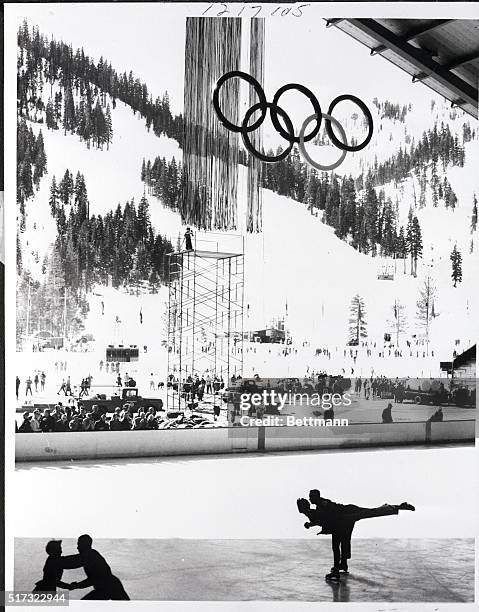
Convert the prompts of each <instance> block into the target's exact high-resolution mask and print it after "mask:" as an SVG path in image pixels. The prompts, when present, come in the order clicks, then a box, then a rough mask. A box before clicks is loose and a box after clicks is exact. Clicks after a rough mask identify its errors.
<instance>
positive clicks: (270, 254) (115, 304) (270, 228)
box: [21, 102, 479, 361]
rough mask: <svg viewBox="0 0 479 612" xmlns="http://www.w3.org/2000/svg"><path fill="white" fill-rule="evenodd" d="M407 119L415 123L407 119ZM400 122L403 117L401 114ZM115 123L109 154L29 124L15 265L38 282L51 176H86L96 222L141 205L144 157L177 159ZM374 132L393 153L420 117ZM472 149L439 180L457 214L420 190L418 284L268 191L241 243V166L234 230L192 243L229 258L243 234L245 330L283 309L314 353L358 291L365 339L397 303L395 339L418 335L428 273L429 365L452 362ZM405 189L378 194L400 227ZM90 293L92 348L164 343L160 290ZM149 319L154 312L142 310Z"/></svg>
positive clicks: (174, 233) (462, 307)
mask: <svg viewBox="0 0 479 612" xmlns="http://www.w3.org/2000/svg"><path fill="white" fill-rule="evenodd" d="M423 111H424V109H422V111H421V113H419V111H418V116H423ZM435 111H436V115H434V116H431V125H432V124H433V123H434V120H437V119H438V118H440V116H441V113H443V114H444V113H445V112H446V110H445V105H443V106H441V105H439V104H437V105H436V106H435ZM411 117H415V115H414V112H412V113H411ZM406 120H407V121H409V115H408V116H407V118H406ZM460 121H461V120H457V121H456V122H455V123H454V124H453V126H454V128H455V129H456V131H458V130H459V129H460V128H461V125H462V123H460ZM112 122H113V142H112V144H111V145H110V147H109V149H106V148H105V149H103V150H98V149H93V148H91V149H88V148H87V146H86V145H85V143H84V142H81V141H80V139H79V138H78V137H77V136H76V135H72V134H70V133H67V134H64V133H63V130H57V131H51V130H48V129H47V128H46V126H45V124H43V125H42V124H37V123H32V122H29V124H30V125H31V126H32V128H33V130H34V131H35V133H38V131H39V130H40V129H42V132H43V137H44V142H45V150H46V153H47V167H48V173H47V174H46V175H45V177H44V178H43V179H42V181H41V184H40V189H39V191H38V192H37V193H36V194H35V197H34V198H33V199H32V200H29V201H28V202H27V203H26V212H27V227H26V231H25V233H24V234H23V235H22V237H21V240H22V250H23V253H24V258H23V260H24V265H25V267H27V268H28V269H30V270H31V272H32V274H33V276H34V277H35V278H38V279H39V278H41V264H42V261H43V257H44V255H45V254H46V253H47V251H48V249H49V248H50V245H51V244H52V243H53V241H54V239H55V235H56V234H55V232H56V228H55V223H54V221H53V219H52V217H51V214H50V209H49V204H48V199H49V191H50V185H51V180H52V177H53V175H55V177H56V178H57V181H59V180H61V178H62V176H63V174H64V172H65V170H66V169H67V168H68V169H69V170H70V171H71V172H72V173H73V175H74V176H75V175H76V172H77V171H80V172H81V173H82V174H84V176H85V181H86V186H87V190H88V196H89V200H90V214H102V215H104V214H105V213H107V212H108V211H109V210H111V209H115V208H116V206H117V205H118V204H119V203H120V204H121V205H122V206H123V205H124V204H125V202H126V201H127V200H131V199H132V198H134V199H135V201H136V202H138V201H139V199H140V198H141V196H142V195H143V192H144V185H143V183H142V182H141V180H140V170H141V163H142V160H143V158H145V159H151V160H153V159H154V158H155V157H156V156H157V155H160V156H161V157H165V158H166V159H167V160H170V159H172V158H173V157H175V159H177V160H181V156H182V153H181V150H180V149H179V147H178V144H177V143H176V142H175V141H173V140H171V139H168V138H166V137H160V138H158V137H157V136H155V135H154V133H153V132H151V131H150V132H148V131H147V129H146V126H145V122H144V120H143V119H142V118H141V117H139V116H138V115H136V116H135V115H134V113H133V112H132V111H131V109H130V108H128V107H126V106H125V105H124V104H122V103H121V102H117V104H116V108H115V109H112ZM382 124H383V125H384V126H387V127H385V128H383V130H382V131H384V130H387V129H389V130H390V133H391V134H392V135H393V136H392V137H391V138H390V139H389V140H387V141H388V142H389V143H391V144H390V147H391V150H390V151H389V149H388V153H389V154H393V153H394V152H395V151H397V150H398V148H399V145H400V144H401V143H402V142H403V139H404V131H405V130H406V132H407V129H409V130H411V129H413V128H414V126H416V129H417V134H416V137H417V138H419V137H420V135H421V134H422V130H423V129H425V127H424V124H423V123H421V122H420V121H419V120H418V119H417V118H416V119H415V121H411V123H407V124H406V125H407V126H408V128H407V129H406V128H405V124H402V123H400V122H398V121H389V120H385V119H384V120H383V121H382ZM411 126H412V127H411ZM451 129H452V128H451ZM375 138H376V139H377V140H376V144H373V145H371V146H372V151H376V150H379V149H380V147H379V144H380V138H379V135H376V136H375ZM477 147H478V142H477V138H476V141H473V142H470V143H468V144H467V146H466V165H465V166H464V168H451V167H449V168H448V169H447V176H448V180H449V181H450V182H451V184H452V187H453V189H454V190H455V191H456V193H457V196H458V207H457V209H456V210H455V211H452V210H447V209H445V208H444V206H443V204H442V203H441V204H440V206H439V207H438V208H433V207H432V201H431V194H430V193H429V190H428V191H427V193H426V207H425V208H423V209H422V210H416V211H415V214H417V215H418V217H419V220H420V223H421V227H422V228H423V243H424V256H423V259H422V260H420V261H419V263H418V275H417V278H414V277H412V276H410V275H409V274H405V273H404V263H403V262H402V261H397V262H395V264H394V268H395V278H394V281H384V280H378V270H379V268H380V265H381V262H382V260H381V258H372V257H370V256H369V255H364V254H361V253H359V252H358V251H356V250H354V249H353V248H352V247H351V246H349V245H348V244H347V243H346V242H344V241H341V240H339V239H338V238H337V237H336V236H335V234H334V231H333V230H332V228H330V227H329V226H327V225H325V224H323V223H322V222H321V219H320V218H319V217H316V216H313V215H311V214H310V212H309V211H308V210H307V209H306V207H305V206H304V205H303V204H302V203H298V202H295V201H293V200H291V199H290V198H286V197H283V196H279V195H277V194H275V193H273V192H271V191H268V190H264V191H263V233H262V234H260V235H247V234H246V233H245V231H244V219H245V205H246V193H245V190H246V170H245V168H243V167H240V168H239V173H240V180H239V193H238V202H239V204H238V220H239V228H238V230H237V231H236V232H230V233H223V234H217V233H215V234H213V235H206V234H205V233H203V232H197V239H198V241H199V242H201V241H202V240H206V239H208V240H213V244H212V246H211V248H213V249H215V248H218V249H220V250H221V248H224V249H225V250H226V249H227V250H231V248H232V247H231V245H232V244H233V243H234V244H235V245H236V246H235V247H233V248H238V247H239V246H240V244H241V236H243V237H244V244H245V301H244V303H245V306H246V307H247V313H248V317H247V318H246V319H245V329H249V330H254V329H260V328H264V327H265V326H266V325H267V324H269V323H270V322H271V320H272V318H273V317H278V316H279V317H281V316H283V315H284V314H285V312H286V310H287V327H288V328H289V329H290V331H291V334H292V337H293V339H294V341H295V342H297V343H298V344H300V343H301V342H303V341H308V342H310V343H311V346H312V347H314V346H344V344H345V343H346V341H347V322H348V317H349V307H350V303H351V299H352V297H353V296H354V295H355V294H359V295H361V296H362V297H363V299H364V302H365V306H366V321H367V325H368V340H369V341H370V342H377V343H379V344H382V342H383V336H384V333H385V332H391V331H393V330H392V325H393V306H394V301H395V300H396V299H397V300H399V301H400V302H401V304H403V305H404V306H405V314H406V317H407V319H408V329H407V332H406V335H405V336H404V338H406V337H411V336H413V335H415V334H420V333H421V330H420V329H419V328H418V327H417V320H416V301H417V299H418V297H419V289H420V287H421V286H422V284H423V282H424V278H425V277H426V276H427V275H429V276H431V278H432V279H433V282H434V284H435V285H436V287H437V298H436V300H435V311H436V313H438V315H439V316H437V317H436V318H435V319H434V321H433V322H432V325H431V330H430V337H431V348H432V349H435V350H436V359H437V361H438V360H439V358H441V357H442V358H443V359H444V360H446V359H450V356H451V351H452V346H453V343H454V341H455V340H457V339H460V341H461V347H462V349H464V348H467V346H469V345H470V343H472V342H474V341H475V338H476V337H477V331H478V327H479V324H478V322H477V320H476V318H474V317H473V315H472V313H473V312H474V309H475V308H476V307H477V298H476V296H475V293H476V292H475V291H474V287H476V286H477V282H478V280H479V278H478V274H479V266H478V265H477V263H478V256H479V255H478V253H479V251H478V248H479V246H478V247H476V249H475V251H474V253H473V254H472V255H470V254H469V242H470V217H471V210H472V194H473V192H475V191H477V192H479V189H476V188H477V185H476V178H475V177H476V174H475V173H474V172H473V170H472V164H473V161H474V159H475V158H476V157H477V156H476V155H475V153H474V151H476V150H477ZM316 148H317V149H318V150H319V149H320V148H321V149H322V150H326V149H327V147H316ZM381 150H382V149H381ZM321 153H322V151H321ZM364 155H365V153H364ZM370 155H371V152H369V156H370ZM349 158H351V159H356V161H355V162H354V163H359V164H360V165H361V164H364V163H365V162H364V159H363V158H361V156H357V157H355V156H354V155H351V156H348V157H347V159H349ZM361 159H362V161H361ZM369 159H370V157H369ZM353 170H354V168H353V166H349V167H348V166H347V165H346V164H345V167H344V168H342V171H343V172H344V173H347V172H349V171H353ZM413 181H414V178H413V177H409V178H408V179H407V180H405V181H404V182H403V183H402V184H401V185H400V186H399V187H398V188H395V187H394V186H393V185H386V186H385V188H384V189H385V193H386V197H388V196H389V197H391V199H392V201H393V202H396V201H397V205H398V209H399V212H400V218H401V221H402V222H405V221H406V220H407V214H408V211H409V208H410V206H411V204H412V201H413V195H412V193H413ZM416 189H417V187H416ZM148 200H149V202H150V214H151V220H152V223H153V225H154V227H155V228H156V230H157V231H159V232H161V233H162V234H164V235H166V236H168V237H169V238H170V240H171V241H172V243H173V244H176V239H177V237H178V235H179V234H183V232H184V229H185V228H184V226H183V225H182V223H181V219H180V218H179V215H178V214H177V213H175V212H173V211H171V210H169V209H168V208H166V207H165V206H163V204H162V203H161V201H160V200H158V199H157V198H155V197H153V196H148ZM215 241H216V245H215V244H214V242H215ZM456 242H458V245H459V248H460V249H461V251H462V254H463V282H462V284H459V285H458V287H457V288H454V287H452V283H451V278H450V274H451V264H450V261H449V254H450V251H451V250H452V248H453V246H454V244H455V243H456ZM205 244H206V243H205ZM210 244H211V243H210ZM408 269H409V264H408V263H407V265H406V270H408ZM94 293H97V294H99V295H100V294H101V295H102V296H103V298H102V299H103V301H104V302H105V303H107V304H109V305H111V308H110V307H109V308H108V309H109V311H110V312H109V315H108V316H106V315H105V317H98V316H97V313H98V308H99V302H100V301H101V299H100V298H99V297H98V296H96V297H95V296H91V297H90V302H91V304H90V314H89V316H88V317H87V319H86V321H85V328H86V332H90V333H93V334H94V336H95V338H97V340H98V342H99V345H101V346H102V347H104V346H105V344H113V343H117V342H120V341H121V342H123V343H125V344H129V343H132V344H138V345H143V344H147V345H148V346H159V345H161V340H164V339H165V323H164V317H165V309H166V300H167V296H166V289H164V288H163V289H162V290H161V291H160V293H159V294H156V295H148V294H146V295H145V294H143V295H141V296H139V297H137V296H132V295H129V294H128V293H127V292H126V291H122V290H115V289H112V288H105V287H98V288H97V289H95V291H94ZM140 308H141V309H142V312H143V315H144V321H143V323H142V324H141V325H140V323H139V322H138V317H139V310H140ZM150 311H151V313H152V314H151V315H150V314H148V313H149V312H150ZM116 316H118V317H119V319H120V320H121V321H122V324H121V325H118V324H116V323H115V320H116ZM125 330H128V331H125Z"/></svg>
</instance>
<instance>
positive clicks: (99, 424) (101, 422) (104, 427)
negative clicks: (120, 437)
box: [95, 414, 110, 431]
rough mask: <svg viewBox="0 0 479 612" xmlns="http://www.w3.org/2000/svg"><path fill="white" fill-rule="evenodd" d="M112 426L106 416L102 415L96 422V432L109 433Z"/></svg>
mask: <svg viewBox="0 0 479 612" xmlns="http://www.w3.org/2000/svg"><path fill="white" fill-rule="evenodd" d="M109 430H110V426H109V424H108V421H107V420H106V414H102V415H101V416H100V418H99V419H98V421H96V422H95V431H109Z"/></svg>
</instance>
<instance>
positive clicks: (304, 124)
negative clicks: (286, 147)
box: [299, 113, 348, 170]
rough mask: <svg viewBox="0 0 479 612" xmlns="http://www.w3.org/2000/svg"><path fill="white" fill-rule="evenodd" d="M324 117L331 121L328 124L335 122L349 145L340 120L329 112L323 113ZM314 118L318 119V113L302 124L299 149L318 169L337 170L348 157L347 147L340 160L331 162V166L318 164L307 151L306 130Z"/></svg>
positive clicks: (309, 162)
mask: <svg viewBox="0 0 479 612" xmlns="http://www.w3.org/2000/svg"><path fill="white" fill-rule="evenodd" d="M323 118H324V119H326V121H327V122H329V123H327V124H326V125H331V122H332V123H334V125H335V126H336V127H337V128H338V130H339V132H340V134H341V136H342V137H343V140H344V142H345V143H346V146H347V142H348V139H347V138H346V132H345V131H344V128H343V126H342V125H341V124H340V123H339V121H338V120H337V119H336V118H335V117H333V116H332V115H330V114H329V113H323ZM314 119H317V117H316V115H310V116H309V117H308V118H307V119H306V121H305V122H304V123H303V125H302V126H301V131H300V132H299V150H300V151H301V155H302V156H303V157H304V159H305V160H306V161H307V162H308V164H309V165H310V166H312V167H313V168H316V169H317V170H335V169H336V168H337V167H338V166H340V165H341V164H342V163H343V161H344V158H345V157H346V150H345V149H343V150H342V153H341V156H340V158H339V159H338V161H336V162H334V164H330V165H329V166H324V165H322V164H318V162H315V161H314V160H313V159H312V158H311V157H310V155H309V153H308V152H307V151H306V147H305V146H304V142H305V138H304V132H305V131H306V128H307V127H308V125H309V124H310V123H311V121H313V120H314ZM328 133H329V132H328Z"/></svg>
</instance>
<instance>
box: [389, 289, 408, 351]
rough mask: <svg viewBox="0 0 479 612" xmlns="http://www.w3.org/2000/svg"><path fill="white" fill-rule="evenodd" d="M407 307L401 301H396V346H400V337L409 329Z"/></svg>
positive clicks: (394, 322)
mask: <svg viewBox="0 0 479 612" xmlns="http://www.w3.org/2000/svg"><path fill="white" fill-rule="evenodd" d="M404 311H405V306H404V305H403V304H401V302H400V301H399V300H394V306H393V321H392V324H393V326H394V332H395V334H396V346H397V347H399V346H400V336H401V334H403V333H404V332H405V331H406V329H407V318H406V315H405V312H404Z"/></svg>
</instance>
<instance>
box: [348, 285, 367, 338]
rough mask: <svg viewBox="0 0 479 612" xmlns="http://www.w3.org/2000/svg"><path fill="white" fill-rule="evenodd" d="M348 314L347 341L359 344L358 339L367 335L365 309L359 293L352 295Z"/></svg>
mask: <svg viewBox="0 0 479 612" xmlns="http://www.w3.org/2000/svg"><path fill="white" fill-rule="evenodd" d="M349 315H350V316H349V341H350V342H354V343H355V344H356V345H359V342H360V339H361V338H366V337H367V330H366V319H365V316H366V310H365V307H364V300H363V298H362V297H360V296H359V295H355V296H354V297H353V299H352V301H351V306H350V309H349Z"/></svg>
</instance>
